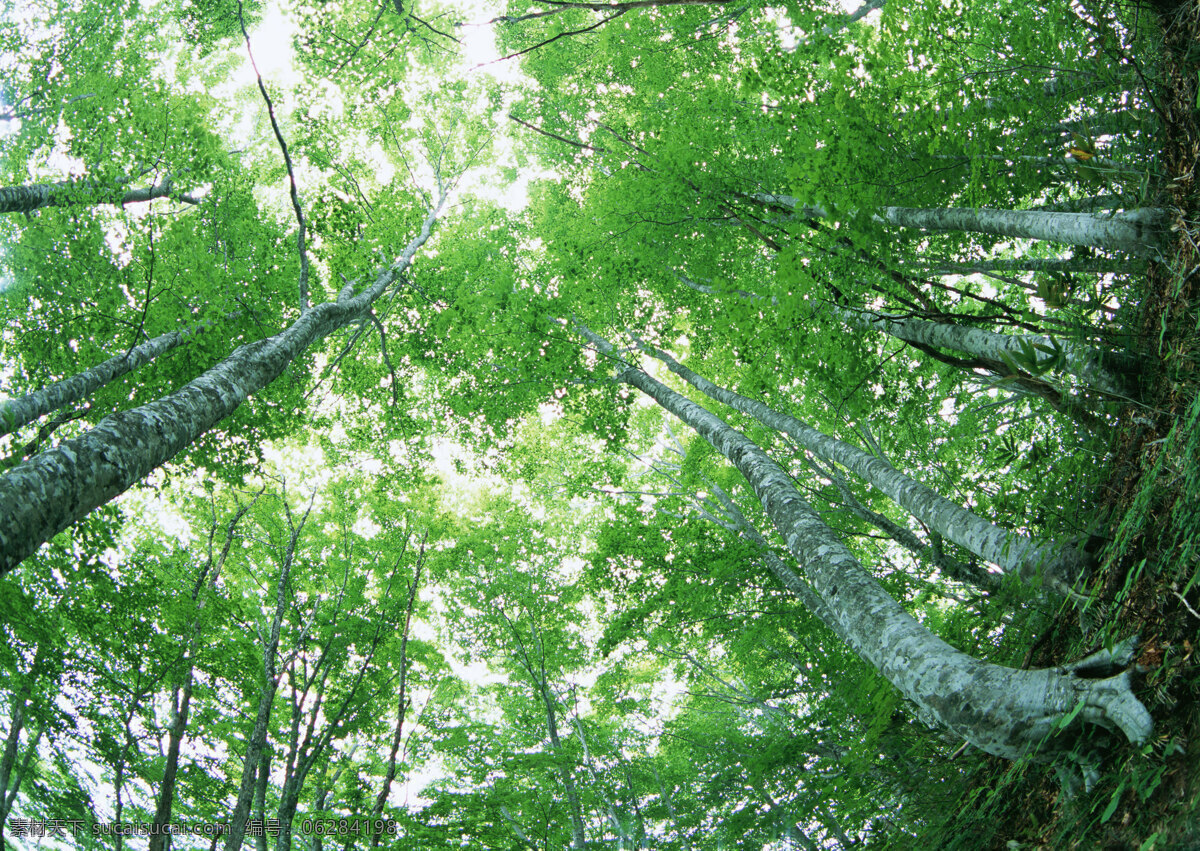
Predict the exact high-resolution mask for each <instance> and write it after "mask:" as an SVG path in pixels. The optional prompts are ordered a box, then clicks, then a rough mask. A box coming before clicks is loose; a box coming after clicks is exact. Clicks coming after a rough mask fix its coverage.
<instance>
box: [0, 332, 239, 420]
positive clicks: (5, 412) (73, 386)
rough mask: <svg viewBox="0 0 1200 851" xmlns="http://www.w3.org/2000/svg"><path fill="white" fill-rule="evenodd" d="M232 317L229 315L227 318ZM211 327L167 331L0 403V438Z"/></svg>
mask: <svg viewBox="0 0 1200 851" xmlns="http://www.w3.org/2000/svg"><path fill="white" fill-rule="evenodd" d="M236 315H237V314H230V316H236ZM226 318H229V317H226ZM211 325H212V323H211V322H205V323H202V324H200V325H196V326H194V327H192V328H186V329H184V330H183V331H169V332H167V333H166V334H162V335H160V336H158V337H155V338H154V339H153V340H147V341H146V342H144V343H142V344H141V345H140V346H136V347H134V348H131V349H130V350H129V351H127V352H124V353H123V354H119V355H117V356H115V357H111V358H109V359H108V360H106V361H104V363H99V364H96V365H95V366H93V367H91V368H90V369H85V370H84V371H83V372H77V373H76V374H75V375H72V376H70V377H68V378H64V379H63V380H62V381H56V382H55V383H54V384H51V385H50V386H49V387H44V388H42V389H41V390H37V391H35V392H33V393H29V394H26V395H25V396H20V397H18V398H16V399H6V400H5V401H3V402H0V437H3V436H4V435H6V434H10V433H11V432H13V431H14V430H15V429H18V428H20V427H21V426H23V425H26V424H28V423H31V422H33V421H34V420H36V419H37V418H38V417H40V416H44V415H45V414H49V413H51V412H53V411H57V410H59V409H60V408H64V407H66V406H67V405H70V404H71V403H73V402H78V401H79V400H81V399H86V398H87V397H88V396H90V395H91V394H92V393H94V392H96V391H97V390H99V389H100V388H101V387H103V386H104V385H105V384H108V382H110V381H112V380H114V379H116V378H120V377H121V376H122V375H125V374H127V373H130V372H133V371H134V370H135V369H137V368H138V367H140V366H142V365H144V364H147V363H149V362H150V361H152V360H154V359H155V358H156V357H158V356H159V355H161V354H164V353H166V352H169V351H171V349H175V348H178V347H179V346H181V345H183V344H184V343H185V342H187V341H188V339H189V338H191V337H192V336H194V335H195V334H197V333H199V332H201V331H204V330H205V329H207V328H209V327H211Z"/></svg>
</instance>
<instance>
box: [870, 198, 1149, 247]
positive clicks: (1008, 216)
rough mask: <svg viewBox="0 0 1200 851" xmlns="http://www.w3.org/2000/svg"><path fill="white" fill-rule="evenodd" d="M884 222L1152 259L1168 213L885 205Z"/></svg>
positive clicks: (922, 228) (1143, 210) (882, 216)
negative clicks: (927, 207)
mask: <svg viewBox="0 0 1200 851" xmlns="http://www.w3.org/2000/svg"><path fill="white" fill-rule="evenodd" d="M879 218H880V220H881V221H884V222H887V223H888V224H893V225H899V226H900V227H907V228H919V229H921V230H927V231H940V232H947V231H960V232H966V233H987V234H993V235H995V236H1007V237H1012V238H1014V239H1039V240H1047V241H1049V242H1061V243H1066V244H1068V245H1087V246H1091V247H1092V248H1104V249H1107V250H1110V251H1125V252H1128V253H1130V254H1135V255H1137V256H1141V257H1146V256H1151V255H1153V254H1155V252H1156V251H1157V250H1158V249H1159V248H1160V247H1161V245H1162V240H1163V232H1164V228H1163V226H1164V223H1165V220H1166V215H1165V213H1164V212H1163V211H1162V210H1159V209H1157V208H1144V209H1141V210H1132V211H1130V212H1126V213H1117V214H1115V215H1112V216H1107V215H1092V214H1090V213H1052V212H1043V211H1037V210H990V209H986V208H980V209H968V208H948V209H936V210H929V209H920V208H915V207H884V208H883V209H882V210H880V214H879Z"/></svg>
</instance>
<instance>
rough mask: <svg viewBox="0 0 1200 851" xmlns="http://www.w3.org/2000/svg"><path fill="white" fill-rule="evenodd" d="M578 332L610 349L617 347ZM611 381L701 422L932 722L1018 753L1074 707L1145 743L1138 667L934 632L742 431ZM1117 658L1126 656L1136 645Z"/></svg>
mask: <svg viewBox="0 0 1200 851" xmlns="http://www.w3.org/2000/svg"><path fill="white" fill-rule="evenodd" d="M582 333H584V334H585V335H587V336H589V339H590V340H591V341H592V342H593V343H595V344H596V345H597V347H598V348H600V349H601V350H602V351H604V352H606V353H610V354H611V352H612V346H611V344H609V343H608V342H607V341H605V340H603V338H600V337H598V336H596V335H594V334H592V333H591V332H588V331H586V330H583V331H582ZM617 369H618V372H617V375H616V377H615V380H616V381H618V382H620V383H623V384H628V385H629V386H631V387H634V388H637V389H638V390H641V391H642V392H643V393H645V394H646V395H648V396H649V397H650V398H652V399H654V400H655V401H656V402H657V403H658V404H659V405H660V406H662V407H663V408H664V409H665V410H667V411H668V412H670V413H672V414H674V415H675V416H676V417H678V418H679V419H680V420H682V421H683V422H685V423H686V424H688V425H689V426H691V427H692V428H693V429H695V430H696V431H697V432H698V433H699V434H700V436H701V437H703V438H704V439H705V440H707V441H708V442H709V443H710V444H711V445H712V446H713V447H714V448H715V449H717V450H718V451H719V452H720V453H721V454H722V455H724V456H725V457H726V458H727V459H728V460H729V461H730V463H732V464H733V465H734V466H735V467H736V468H737V469H738V470H739V471H740V472H741V473H742V475H743V476H745V477H746V480H747V481H748V482H749V483H750V485H751V487H752V488H753V489H754V492H755V494H756V495H757V496H758V499H759V501H760V502H761V503H762V506H763V509H764V510H765V511H766V513H767V516H768V517H770V518H771V522H772V523H773V524H774V525H775V528H776V529H777V530H778V531H779V533H780V534H781V535H782V536H783V537H784V539H785V540H786V542H787V546H788V549H789V550H790V551H791V553H792V555H793V556H794V557H795V558H796V561H797V562H798V563H799V564H800V565H801V567H802V568H803V569H804V571H805V574H806V575H807V577H808V579H809V581H810V582H811V583H812V585H813V587H814V589H815V590H816V591H817V593H818V594H820V595H821V597H822V598H823V599H824V600H825V602H826V603H827V605H828V606H829V609H830V611H831V612H832V614H833V617H834V618H835V619H836V621H837V623H838V626H839V629H838V632H839V633H840V634H842V635H844V636H845V637H846V639H847V640H848V641H849V642H850V645H851V646H852V647H853V648H854V650H855V652H857V653H858V654H859V655H860V656H861V657H862V658H863V659H864V660H866V661H867V662H868V663H870V664H871V665H873V666H875V667H876V668H877V669H878V670H879V671H880V673H881V674H882V675H883V676H884V677H885V678H886V679H887V680H888V681H889V682H891V683H892V684H893V685H894V686H896V688H897V689H899V691H900V692H901V693H902V694H903V695H904V696H905V697H907V698H908V699H909V700H911V701H913V703H915V704H916V706H917V710H918V713H919V714H920V715H921V717H922V718H923V719H924V720H926V721H927V722H930V723H934V724H937V725H940V726H942V727H945V728H946V729H949V730H951V731H953V732H954V733H956V734H958V735H960V736H962V737H963V738H965V739H966V740H967V741H969V742H971V743H972V744H973V745H975V746H976V747H978V748H980V749H981V750H984V751H986V752H988V753H991V754H995V755H997V756H1003V757H1007V758H1010V759H1017V758H1019V757H1021V756H1024V755H1026V754H1028V753H1030V752H1032V751H1034V750H1037V749H1038V748H1040V747H1041V746H1043V745H1044V744H1045V743H1046V741H1047V740H1048V739H1049V738H1050V737H1051V736H1052V735H1053V734H1055V733H1056V732H1057V731H1058V730H1059V728H1060V725H1061V722H1062V721H1063V720H1064V719H1065V718H1066V717H1067V715H1068V714H1070V713H1074V715H1075V717H1074V719H1073V721H1072V723H1073V724H1078V723H1081V722H1086V723H1090V724H1098V725H1101V726H1103V727H1106V728H1109V729H1118V730H1120V731H1121V732H1123V733H1124V734H1125V735H1126V736H1127V737H1128V738H1129V740H1130V741H1132V742H1135V743H1141V742H1144V741H1145V740H1146V739H1147V738H1148V737H1149V736H1150V733H1151V732H1152V730H1153V726H1154V725H1153V721H1152V720H1151V718H1150V714H1149V713H1148V712H1147V711H1146V708H1145V707H1144V706H1142V704H1141V702H1140V701H1139V700H1138V699H1137V698H1136V697H1135V696H1134V694H1133V691H1132V671H1129V670H1127V671H1125V672H1124V673H1121V674H1119V675H1117V676H1113V677H1110V678H1107V679H1083V678H1080V677H1078V676H1075V674H1074V673H1073V672H1071V671H1066V670H1064V669H1043V670H1037V671H1024V670H1017V669H1013V668H1005V667H1002V666H1000V665H992V664H989V663H986V662H980V661H979V660H976V659H972V658H971V657H970V656H968V655H966V654H965V653H962V652H960V651H958V650H955V649H954V648H953V647H951V646H950V645H948V644H946V643H945V642H944V641H942V640H941V639H940V638H938V637H937V636H935V635H934V634H933V633H931V632H930V631H929V630H928V629H926V628H925V627H924V626H922V625H921V624H920V623H919V622H918V621H917V620H916V619H915V618H913V617H912V616H911V615H910V614H908V612H906V611H905V610H904V608H903V607H902V606H901V605H900V604H899V603H897V602H896V601H895V600H894V599H892V598H891V597H890V596H889V595H888V594H887V592H886V591H884V590H883V588H882V586H880V584H879V582H878V581H877V580H876V579H875V577H874V576H872V575H871V574H870V573H869V572H868V571H867V570H865V569H864V568H863V567H862V565H860V564H859V562H858V560H857V559H856V558H855V557H854V555H853V554H852V553H851V552H850V551H849V550H848V549H847V548H846V546H845V545H844V544H843V543H842V542H841V541H840V540H838V538H837V536H835V535H834V534H833V532H832V531H831V530H830V529H829V527H828V526H826V525H825V524H824V523H823V522H821V519H820V518H819V517H818V516H817V514H816V512H814V511H813V510H812V508H811V507H810V506H809V505H808V503H807V502H805V501H804V499H803V498H801V496H800V495H799V493H798V492H797V491H796V488H795V487H794V486H793V484H792V482H791V479H790V478H789V477H788V475H787V474H786V473H785V472H784V471H783V470H782V469H781V468H780V467H779V465H778V464H776V463H775V462H774V461H772V460H771V459H770V458H769V457H768V456H767V454H766V453H765V452H763V450H762V449H761V448H759V447H758V446H757V445H756V444H755V443H754V442H753V441H751V440H750V439H749V438H747V437H746V436H745V435H744V434H742V433H741V432H739V431H737V430H735V429H733V428H732V427H730V426H729V425H728V424H726V423H725V422H724V421H722V420H721V419H719V418H718V417H716V416H714V415H713V414H712V413H710V412H709V411H707V410H705V409H704V408H702V407H700V406H699V405H697V404H696V403H694V402H692V401H690V400H688V399H686V398H685V397H683V396H681V395H679V394H678V393H675V392H674V391H672V390H670V389H669V388H668V387H666V386H665V385H663V384H662V383H660V382H658V381H656V380H655V379H653V378H651V377H650V376H649V375H647V374H646V373H644V372H642V371H641V370H640V369H638V368H636V367H634V366H631V365H628V364H625V363H621V364H619V365H618V367H617ZM1129 651H1130V652H1128V653H1123V654H1122V655H1121V658H1119V659H1117V660H1115V661H1118V662H1120V663H1124V664H1127V663H1128V662H1129V661H1131V659H1130V658H1126V657H1131V656H1132V648H1129Z"/></svg>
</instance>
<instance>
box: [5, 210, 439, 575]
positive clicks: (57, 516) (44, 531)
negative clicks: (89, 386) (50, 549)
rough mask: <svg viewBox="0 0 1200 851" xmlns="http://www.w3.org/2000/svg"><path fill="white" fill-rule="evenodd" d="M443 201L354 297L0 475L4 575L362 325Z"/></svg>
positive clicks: (348, 291)
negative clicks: (313, 349)
mask: <svg viewBox="0 0 1200 851" xmlns="http://www.w3.org/2000/svg"><path fill="white" fill-rule="evenodd" d="M444 202H445V196H443V197H442V198H441V199H440V200H439V202H438V204H437V206H436V207H435V208H434V209H433V210H432V211H431V212H430V213H429V215H428V216H427V217H426V218H425V221H424V223H423V224H422V226H421V232H420V234H418V235H417V237H416V238H414V239H413V240H412V241H411V242H410V243H409V244H408V246H407V247H406V248H405V249H404V251H403V253H402V254H401V255H400V257H399V258H398V259H397V260H396V262H394V263H393V264H391V265H390V266H389V267H387V268H386V269H384V270H382V271H381V272H380V273H379V274H378V276H377V277H376V279H375V281H374V283H373V284H372V285H371V286H370V287H369V288H368V289H366V290H364V291H363V292H361V293H359V294H358V295H357V296H355V295H354V289H353V285H347V286H346V287H345V288H344V289H343V290H342V291H341V293H339V294H338V297H337V299H336V300H335V301H330V302H325V303H324V304H319V305H316V306H315V307H312V308H311V309H310V310H309V311H308V312H306V313H304V314H303V315H302V316H301V317H300V318H299V319H297V320H296V322H295V323H293V324H292V325H291V326H290V327H288V328H287V329H286V330H284V331H282V332H280V333H279V334H276V335H275V336H274V337H270V338H268V339H265V340H259V341H257V342H254V343H248V344H246V345H244V346H240V347H238V348H237V349H236V350H235V351H234V352H233V354H231V355H230V356H229V357H227V358H226V359H225V360H223V361H222V362H221V363H219V364H217V365H216V366H214V367H212V368H211V369H209V370H208V371H207V372H205V373H203V374H202V375H200V376H199V377H198V378H196V379H194V380H193V381H192V382H190V383H189V384H187V385H186V386H184V387H182V388H180V389H179V390H177V391H175V392H174V393H171V394H169V395H167V396H164V397H163V398H161V399H158V400H156V401H154V402H150V403H148V404H146V405H142V406H141V407H139V408H134V409H133V410H129V411H121V412H119V413H116V414H111V415H110V416H107V417H105V418H104V419H103V420H101V421H100V422H99V423H98V424H97V425H96V426H95V427H94V428H92V429H91V430H90V431H89V432H87V433H86V434H83V435H81V436H79V437H76V438H73V439H71V440H67V441H64V442H63V443H62V444H60V445H59V446H57V447H55V448H53V449H50V450H48V451H46V452H43V453H41V454H40V455H38V456H36V457H34V458H31V459H29V460H28V461H25V462H23V463H21V464H18V465H17V466H15V467H13V468H12V469H11V470H9V471H8V472H7V473H5V474H4V476H3V477H0V576H2V575H3V574H5V573H7V572H8V571H9V570H11V569H12V568H14V567H16V566H17V565H18V564H20V563H21V562H22V561H23V560H24V559H25V558H27V557H28V556H29V555H30V554H32V553H33V552H34V551H35V550H36V549H37V548H38V547H39V546H41V544H42V543H44V542H45V541H48V540H50V538H52V537H54V536H55V535H57V534H58V533H59V532H61V531H62V530H63V529H65V528H66V527H67V526H69V525H70V524H72V523H74V522H75V521H76V520H79V519H81V518H82V517H84V516H86V515H87V514H88V513H89V512H91V511H92V510H93V509H95V508H98V507H99V506H101V505H104V504H105V503H106V502H108V501H109V500H110V499H112V498H113V497H115V496H117V495H119V494H121V493H123V492H125V491H126V490H127V489H128V488H130V487H131V486H133V485H134V484H136V483H137V482H139V481H141V480H142V479H143V478H145V477H146V476H147V475H148V474H149V473H150V472H152V471H153V470H155V469H157V468H158V467H159V466H161V465H162V464H165V463H166V462H167V461H169V460H171V458H173V457H174V456H175V455H176V454H177V453H178V452H180V451H181V450H183V449H184V448H185V447H187V446H189V445H191V444H192V443H193V442H194V441H195V440H196V439H197V438H198V437H200V435H202V434H204V432H206V431H208V429H210V428H212V427H213V426H214V425H216V424H217V423H219V422H220V421H221V420H223V419H224V418H225V417H227V416H229V415H230V414H232V413H233V412H234V411H236V410H237V408H238V407H239V406H240V405H241V404H242V402H244V401H245V400H246V399H247V398H248V397H249V396H250V395H252V394H254V393H256V392H258V391H259V390H261V389H262V388H264V387H266V386H267V385H268V384H270V383H271V382H272V381H274V380H275V379H276V378H278V377H279V376H280V375H281V374H282V373H283V371H284V370H285V369H286V368H287V367H288V365H289V364H290V363H292V362H293V361H294V360H295V359H296V358H298V357H299V356H300V355H301V354H303V353H304V351H305V350H306V349H308V347H309V346H310V345H312V344H313V343H315V342H317V341H318V340H321V339H323V338H325V337H327V336H328V335H329V334H332V333H333V332H334V331H337V330H338V329H340V328H344V327H346V326H347V325H349V324H350V323H351V322H353V321H355V320H357V319H360V318H361V317H363V316H364V315H365V314H366V313H367V311H368V310H369V309H370V307H371V304H372V303H373V302H374V301H375V300H376V299H377V298H379V296H381V295H382V294H383V293H384V292H385V291H386V290H388V289H389V288H390V287H392V286H393V285H394V284H395V282H396V281H397V279H398V278H399V277H400V275H401V274H402V273H403V272H404V271H405V270H406V269H407V268H408V267H409V266H410V265H411V264H412V260H413V257H414V256H415V255H416V253H417V251H418V250H419V249H420V248H421V246H423V245H424V244H425V243H426V241H428V239H429V235H430V233H431V232H432V229H433V225H434V222H435V221H436V219H437V216H438V214H439V213H440V212H441V209H442V205H443V203H444Z"/></svg>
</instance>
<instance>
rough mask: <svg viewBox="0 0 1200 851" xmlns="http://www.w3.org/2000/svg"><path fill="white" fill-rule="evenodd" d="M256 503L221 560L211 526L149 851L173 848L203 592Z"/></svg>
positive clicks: (242, 512) (229, 534)
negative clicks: (170, 832) (177, 782)
mask: <svg viewBox="0 0 1200 851" xmlns="http://www.w3.org/2000/svg"><path fill="white" fill-rule="evenodd" d="M260 493H261V491H260ZM257 499H258V497H257V496H255V497H254V499H252V500H251V501H250V502H249V503H248V504H246V505H243V506H241V507H239V508H238V510H237V511H236V512H235V513H234V515H233V518H232V519H231V520H230V521H229V524H228V525H227V526H226V527H225V544H224V546H222V548H221V554H220V555H219V556H214V554H213V551H212V545H213V537H214V536H215V534H216V517H215V516H214V517H213V523H212V526H211V527H210V528H209V538H208V547H209V550H208V560H207V561H206V562H205V565H204V568H203V569H202V570H201V571H200V575H199V576H198V577H197V578H196V584H195V585H194V586H192V605H193V606H195V607H196V610H197V616H196V619H195V620H194V621H193V622H192V634H191V637H190V638H189V643H188V648H187V651H186V653H185V656H184V660H183V663H184V666H185V670H184V675H183V685H182V686H180V687H177V688H176V690H175V694H174V695H173V696H172V701H171V703H172V709H173V713H172V716H171V732H170V735H169V738H168V741H167V762H166V766H165V767H164V768H163V779H162V783H161V784H160V786H159V792H158V804H157V806H156V807H155V809H154V821H153V822H152V824H153V826H154V829H153V830H152V831H151V833H150V846H149V851H167V848H168V846H169V844H170V843H169V838H168V836H167V833H166V830H165V828H166V825H168V824H170V822H171V810H172V808H173V807H174V804H175V778H176V776H177V775H178V772H179V751H180V748H181V747H182V745H183V738H184V735H185V734H186V733H187V724H188V713H189V711H190V708H191V703H192V690H193V688H194V686H195V667H194V662H193V652H194V650H195V645H196V643H197V642H198V641H199V640H200V632H201V629H202V625H201V621H200V617H199V610H200V609H202V608H203V607H204V601H203V600H202V599H201V598H200V592H201V591H202V590H203V588H204V585H205V584H206V583H207V584H208V585H209V587H210V588H211V589H215V588H216V585H217V579H218V578H219V577H220V575H221V570H222V568H223V567H224V566H225V561H226V559H228V558H229V551H230V549H231V548H232V547H233V532H234V530H235V529H236V528H237V525H238V523H240V522H241V520H242V518H243V517H245V516H246V513H247V512H248V511H249V510H250V508H251V506H253V505H254V503H255V501H257Z"/></svg>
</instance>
